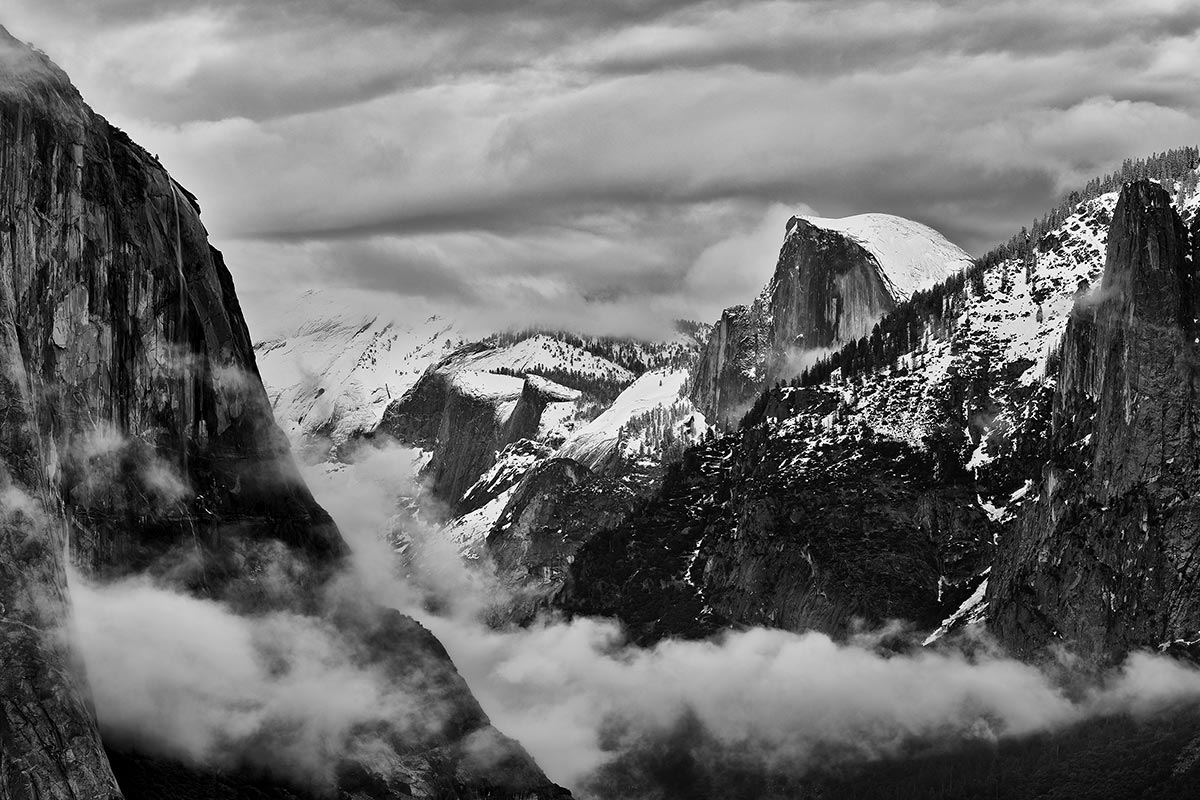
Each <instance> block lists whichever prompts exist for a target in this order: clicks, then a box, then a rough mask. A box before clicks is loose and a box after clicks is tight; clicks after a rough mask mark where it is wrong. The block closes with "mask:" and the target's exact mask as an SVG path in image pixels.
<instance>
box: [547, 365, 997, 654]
mask: <svg viewBox="0 0 1200 800" xmlns="http://www.w3.org/2000/svg"><path fill="white" fill-rule="evenodd" d="M777 395H778V396H777ZM838 409H839V395H838V394H836V393H834V392H828V391H824V390H799V389H790V388H787V389H784V390H782V391H781V392H779V393H777V394H776V393H773V394H772V396H771V402H769V403H768V404H767V405H766V406H765V407H764V408H762V409H761V410H760V417H759V418H757V419H754V418H752V419H751V420H750V422H751V424H749V425H748V426H746V427H744V428H742V429H741V430H739V431H738V432H737V433H735V434H731V435H729V436H726V437H724V438H722V439H718V440H716V441H714V442H709V443H706V444H704V445H702V446H700V447H697V448H695V449H694V450H691V451H689V452H688V454H687V456H686V457H685V458H684V460H683V462H682V463H681V464H678V465H676V466H675V467H674V468H673V469H672V471H671V472H670V473H669V475H668V477H667V479H666V480H665V481H664V483H663V487H662V490H661V491H660V492H659V494H658V495H657V496H656V497H655V498H653V499H652V500H651V501H650V502H648V503H647V504H646V505H645V507H643V508H640V509H639V510H638V511H637V512H636V513H635V514H634V515H633V516H631V517H630V518H629V519H628V520H627V521H625V522H624V523H622V524H621V525H620V526H618V527H616V528H614V529H612V530H608V531H604V532H602V533H599V534H597V535H596V536H595V537H594V538H593V539H591V540H590V541H589V542H588V543H587V544H585V545H584V547H583V548H582V549H581V550H580V552H579V554H578V555H577V557H576V559H575V562H574V564H573V565H572V568H571V575H570V579H569V581H568V584H567V590H566V591H565V592H564V596H563V598H562V603H563V605H564V606H565V607H566V608H568V609H569V610H573V611H576V612H579V613H586V614H599V615H605V616H617V617H619V618H621V619H622V620H624V621H625V622H626V623H627V624H628V625H629V626H630V627H631V629H632V632H633V635H634V637H635V638H637V639H639V640H640V641H653V640H656V639H658V638H661V637H663V636H670V635H680V634H682V635H705V634H708V633H710V632H711V631H712V630H713V629H714V626H717V625H719V624H722V623H723V622H731V623H736V624H744V625H766V626H771V627H780V628H787V629H790V630H796V631H805V630H818V631H823V632H826V633H828V634H830V635H832V636H844V635H846V634H848V633H850V632H851V631H852V630H854V628H855V627H856V625H858V624H859V623H861V624H864V625H866V626H868V627H870V626H876V625H880V624H882V623H885V622H887V621H889V620H892V619H903V620H908V621H911V622H913V623H916V624H917V625H919V626H922V627H926V628H932V627H934V626H936V624H937V622H938V621H940V620H941V619H943V618H944V617H945V616H946V615H947V614H948V613H949V612H951V611H953V610H954V609H955V608H956V607H957V606H958V604H959V603H960V602H961V601H962V600H963V599H964V598H965V597H966V596H967V595H968V594H970V591H971V588H973V584H972V583H971V582H970V581H971V579H972V578H973V577H974V576H975V575H977V574H978V572H979V571H980V570H981V569H982V568H983V567H984V565H985V564H986V563H987V562H988V559H989V558H990V555H991V539H992V530H991V524H990V522H989V521H988V519H987V517H986V515H985V514H984V513H983V511H982V510H981V509H980V508H979V506H978V504H977V503H976V502H975V497H974V491H973V487H972V486H971V485H970V480H969V478H968V477H967V476H966V474H965V473H963V472H961V471H959V472H956V473H951V472H948V471H947V470H945V469H944V468H943V467H942V466H941V465H939V464H938V462H937V460H936V459H935V457H934V456H933V455H932V454H930V453H928V452H926V451H923V450H919V449H917V448H914V447H912V446H910V445H907V444H905V443H902V442H898V441H893V440H888V439H885V438H883V437H879V436H877V435H875V434H873V433H872V432H871V431H869V430H866V429H863V428H860V427H858V426H854V425H852V426H847V425H845V424H843V423H841V422H839V420H838V419H837V417H838V413H837V412H838ZM825 418H828V420H829V421H828V422H822V421H820V420H822V419H825ZM814 419H816V420H818V421H817V422H816V423H814V422H813V420H814Z"/></svg>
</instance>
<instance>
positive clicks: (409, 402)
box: [378, 345, 579, 513]
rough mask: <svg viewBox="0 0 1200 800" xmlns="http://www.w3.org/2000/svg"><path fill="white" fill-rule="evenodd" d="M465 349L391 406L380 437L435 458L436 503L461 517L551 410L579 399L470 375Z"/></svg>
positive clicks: (542, 382) (533, 380) (507, 379)
mask: <svg viewBox="0 0 1200 800" xmlns="http://www.w3.org/2000/svg"><path fill="white" fill-rule="evenodd" d="M479 352H486V348H483V346H482V345H470V346H468V347H467V348H466V349H464V350H462V351H459V352H456V353H455V354H454V355H452V356H449V357H447V358H446V359H443V360H442V361H441V362H439V363H438V364H436V365H434V366H433V367H430V368H429V369H428V370H427V371H426V373H425V374H424V375H422V376H421V379H420V380H419V381H417V383H416V385H414V386H413V387H412V389H410V390H409V391H408V392H406V393H405V395H404V396H403V397H401V398H400V399H399V400H397V401H396V402H395V403H392V404H391V405H390V406H389V407H388V409H387V411H386V412H385V413H384V416H383V421H382V422H381V423H380V426H379V429H378V432H379V433H383V434H386V435H389V436H391V437H393V438H395V439H397V440H398V441H400V442H402V443H404V444H408V445H411V446H415V447H422V448H424V449H428V450H432V451H433V458H432V459H431V460H430V462H429V465H428V467H427V469H426V470H425V473H424V474H425V476H426V478H427V479H428V480H429V484H430V490H431V492H432V494H433V496H434V497H436V498H437V499H439V500H441V501H442V502H444V503H447V504H449V505H450V506H451V508H452V509H454V510H455V511H456V513H463V512H464V511H469V510H470V508H467V507H465V506H464V505H463V503H462V501H463V495H464V494H465V493H466V491H467V490H468V489H470V488H471V486H472V485H473V484H474V483H475V482H476V481H477V480H478V479H479V478H480V476H482V475H483V474H484V473H485V472H487V471H488V469H489V468H490V467H491V466H492V465H493V464H495V463H496V458H497V456H498V454H499V453H500V451H502V450H503V449H504V448H505V447H506V446H507V445H510V444H512V443H513V442H516V441H519V440H521V439H530V438H533V437H535V436H536V435H537V432H538V428H539V426H540V424H541V419H542V412H543V411H545V409H546V406H547V405H549V404H550V403H561V402H567V401H571V400H574V399H575V398H577V397H578V396H579V392H577V391H575V390H573V389H568V388H566V387H565V386H559V385H558V384H556V383H553V382H552V381H548V380H546V379H545V378H541V377H538V376H537V375H527V376H525V377H523V378H519V377H513V376H511V375H502V374H496V373H491V372H480V371H477V370H473V369H470V368H469V365H470V357H471V356H472V355H475V354H477V353H479Z"/></svg>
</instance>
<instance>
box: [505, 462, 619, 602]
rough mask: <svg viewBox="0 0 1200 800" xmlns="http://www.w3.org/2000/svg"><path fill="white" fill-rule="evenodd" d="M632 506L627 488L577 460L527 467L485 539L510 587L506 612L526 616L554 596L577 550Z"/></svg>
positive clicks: (614, 522)
mask: <svg viewBox="0 0 1200 800" xmlns="http://www.w3.org/2000/svg"><path fill="white" fill-rule="evenodd" d="M633 506H634V493H633V491H632V490H631V489H629V488H628V487H627V486H625V485H624V484H622V483H620V482H619V481H616V480H614V479H612V478H607V477H604V476H600V475H593V474H592V472H591V470H589V469H588V468H587V467H585V466H583V465H582V464H580V463H578V462H576V461H572V460H570V459H566V458H556V459H551V460H549V461H546V462H545V463H542V464H539V465H538V466H536V467H534V468H533V469H532V470H530V471H529V473H528V474H527V475H526V476H525V477H524V478H523V479H522V480H521V482H520V483H519V484H517V487H516V491H514V492H513V496H512V498H511V499H510V500H509V501H508V503H507V504H506V505H505V507H504V510H503V511H502V512H501V514H500V518H499V519H498V520H497V522H496V525H495V526H494V527H493V528H492V530H491V532H490V533H489V534H488V537H487V552H488V555H490V556H491V558H492V560H493V562H494V563H495V565H496V570H497V573H498V575H499V576H500V578H501V579H502V580H504V581H505V582H506V583H507V584H508V585H509V587H510V588H511V589H513V590H514V593H513V594H514V598H513V607H512V608H511V609H510V612H511V613H510V614H509V616H512V617H516V618H518V619H527V618H528V617H529V616H531V615H532V613H533V612H535V611H536V610H537V609H539V608H541V607H542V606H544V605H545V604H546V603H547V602H548V601H549V600H550V599H552V598H553V597H554V596H555V595H557V593H558V592H559V590H560V589H561V588H562V586H563V583H564V581H565V580H566V576H567V573H568V571H569V570H570V568H571V564H572V562H574V560H575V555H576V553H578V551H579V548H580V547H582V546H583V545H584V544H586V543H587V542H588V540H590V539H591V537H592V536H594V535H595V533H596V531H599V530H604V529H605V528H609V527H612V526H615V525H617V524H619V523H620V522H621V521H622V520H624V519H625V517H627V516H628V515H629V514H630V513H631V512H632V511H633Z"/></svg>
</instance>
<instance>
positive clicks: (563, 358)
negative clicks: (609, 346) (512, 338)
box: [470, 334, 637, 384]
mask: <svg viewBox="0 0 1200 800" xmlns="http://www.w3.org/2000/svg"><path fill="white" fill-rule="evenodd" d="M470 363H471V368H472V369H476V370H482V371H493V370H497V369H506V370H511V371H513V372H518V373H521V374H525V373H528V372H533V373H540V372H551V373H553V372H557V371H563V372H572V373H577V374H578V375H580V376H581V377H583V378H587V379H591V380H607V381H612V382H613V383H621V384H627V383H632V382H633V380H634V378H636V377H637V376H636V375H634V374H633V373H632V372H630V371H629V370H628V369H625V368H624V367H622V366H620V365H619V364H614V363H613V362H612V361H609V360H608V359H606V358H601V357H600V356H597V355H594V354H592V353H589V352H588V351H586V350H582V349H580V348H579V347H576V346H575V345H573V344H570V343H568V342H564V341H562V340H561V339H555V338H553V337H551V336H549V335H547V334H538V335H535V336H532V337H531V338H529V339H524V340H522V341H519V342H516V343H515V344H511V345H509V346H507V347H503V348H499V349H496V350H489V351H487V352H484V353H482V354H480V355H478V356H476V357H474V358H472V359H471V362H470Z"/></svg>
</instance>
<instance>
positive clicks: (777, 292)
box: [689, 214, 971, 421]
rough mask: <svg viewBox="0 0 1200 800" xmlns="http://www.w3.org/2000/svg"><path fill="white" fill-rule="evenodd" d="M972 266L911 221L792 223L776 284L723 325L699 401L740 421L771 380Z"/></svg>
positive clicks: (702, 370)
mask: <svg viewBox="0 0 1200 800" xmlns="http://www.w3.org/2000/svg"><path fill="white" fill-rule="evenodd" d="M970 264H971V257H970V256H969V255H968V254H967V253H966V252H964V251H963V250H962V249H960V248H959V247H957V246H955V245H953V244H951V243H950V242H949V241H947V240H946V239H945V237H943V236H942V235H941V234H939V233H938V232H937V231H935V230H933V229H932V228H929V227H927V226H925V225H922V224H920V223H917V222H913V221H912V220H907V219H903V218H901V217H894V216H891V215H889V214H861V215H858V216H854V217H847V218H845V219H823V218H819V217H792V219H791V220H790V221H789V222H788V226H787V235H786V238H785V239H784V243H783V249H782V250H781V251H780V253H779V261H778V263H777V264H776V267H775V274H774V276H773V277H772V278H771V281H770V283H769V284H768V285H767V287H766V288H765V289H764V290H763V292H762V294H760V295H759V296H758V298H756V299H755V301H754V302H753V303H752V304H751V305H750V306H736V307H734V308H731V309H729V310H728V311H726V312H725V314H724V315H722V318H721V321H720V322H719V323H717V325H715V326H714V328H713V332H712V335H711V336H710V338H709V342H708V346H707V347H706V349H705V352H704V355H703V356H702V357H701V359H700V362H699V363H698V364H697V366H696V368H695V370H694V372H693V380H692V385H691V391H690V393H689V396H690V398H691V400H692V402H693V403H695V405H696V407H697V408H699V409H700V411H701V412H703V413H704V414H705V416H707V417H708V418H709V419H713V420H718V421H735V420H736V419H737V418H739V417H740V416H741V415H742V414H743V413H744V412H745V410H746V408H747V407H748V406H749V404H750V403H751V402H752V401H753V399H754V397H755V396H756V395H757V394H758V393H759V392H761V391H762V390H763V389H764V388H766V387H767V386H769V385H770V384H771V383H773V382H774V381H776V380H779V379H784V380H787V379H790V378H791V377H792V376H794V375H796V374H798V373H799V372H801V371H802V370H803V369H804V368H805V367H806V366H808V365H809V364H811V363H812V362H813V361H815V360H816V359H817V358H819V357H820V356H821V355H823V354H824V353H825V352H827V351H828V350H829V349H830V348H833V347H836V346H838V345H841V344H843V343H845V342H847V341H850V340H852V339H857V338H860V337H862V336H865V335H867V334H869V333H870V332H871V329H872V327H873V326H874V325H875V323H876V322H877V321H878V320H879V319H880V318H881V317H882V316H883V315H884V314H886V313H887V312H889V311H891V310H892V309H894V308H895V307H896V305H897V304H898V303H901V302H904V301H905V300H907V299H908V298H909V297H911V296H912V295H913V293H914V292H917V291H919V290H921V289H928V288H929V287H931V286H933V285H934V284H937V283H939V282H941V281H943V280H945V279H946V278H948V277H950V276H951V275H953V274H955V273H956V272H960V271H961V270H963V269H965V268H966V267H968V266H969V265H970Z"/></svg>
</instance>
